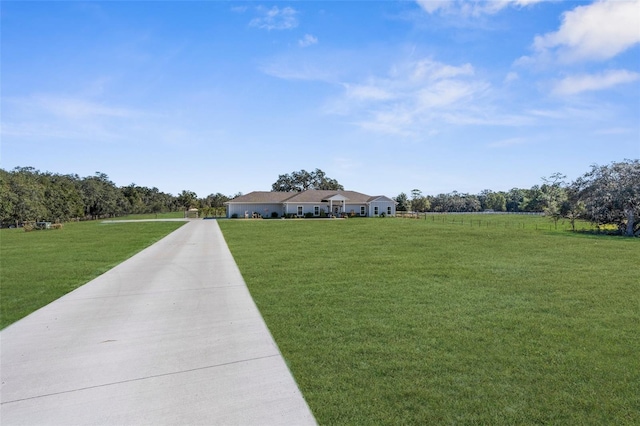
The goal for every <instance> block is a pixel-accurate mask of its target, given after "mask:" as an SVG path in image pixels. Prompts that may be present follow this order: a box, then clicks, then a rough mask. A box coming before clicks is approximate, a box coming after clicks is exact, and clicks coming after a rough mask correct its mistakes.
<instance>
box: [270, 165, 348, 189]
mask: <svg viewBox="0 0 640 426" xmlns="http://www.w3.org/2000/svg"><path fill="white" fill-rule="evenodd" d="M307 189H325V190H344V187H343V186H342V185H340V184H339V183H338V181H337V180H335V179H331V178H328V177H327V176H326V174H325V173H324V172H323V171H322V170H320V169H315V170H314V171H313V172H308V171H306V170H304V169H303V170H300V171H298V172H291V174H285V175H280V176H278V180H277V181H275V183H274V184H273V185H271V191H274V192H300V191H306V190H307Z"/></svg>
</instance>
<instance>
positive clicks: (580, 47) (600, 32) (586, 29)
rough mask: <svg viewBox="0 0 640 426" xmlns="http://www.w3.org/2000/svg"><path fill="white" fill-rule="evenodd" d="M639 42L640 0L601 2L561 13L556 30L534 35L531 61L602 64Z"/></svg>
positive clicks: (525, 59) (609, 0)
mask: <svg viewBox="0 0 640 426" xmlns="http://www.w3.org/2000/svg"><path fill="white" fill-rule="evenodd" d="M638 43H640V0H630V1H620V0H604V1H597V2H595V3H592V4H590V5H586V6H579V7H576V8H575V9H573V10H571V11H568V12H565V13H564V14H563V16H562V24H561V26H560V28H559V29H558V31H555V32H551V33H547V34H544V35H541V36H537V37H535V39H534V42H533V48H534V49H535V51H536V53H535V56H534V58H527V57H524V58H522V60H521V61H522V62H527V61H531V60H536V59H538V60H540V59H546V58H548V59H555V60H557V61H559V62H578V61H587V60H594V61H603V60H607V59H610V58H613V57H614V56H616V55H618V54H620V53H622V52H624V51H625V50H627V49H629V48H631V47H632V46H634V45H636V44H638Z"/></svg>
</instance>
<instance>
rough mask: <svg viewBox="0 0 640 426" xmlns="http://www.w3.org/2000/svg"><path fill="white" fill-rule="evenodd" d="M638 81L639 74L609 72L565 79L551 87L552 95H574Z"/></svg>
mask: <svg viewBox="0 0 640 426" xmlns="http://www.w3.org/2000/svg"><path fill="white" fill-rule="evenodd" d="M639 79H640V74H639V73H637V72H631V71H627V70H609V71H605V72H603V73H599V74H582V75H573V76H569V77H566V78H564V79H562V80H560V81H558V82H556V84H555V85H554V87H553V90H552V93H553V94H554V95H559V96H564V95H576V94H579V93H582V92H588V91H596V90H605V89H609V88H612V87H614V86H617V85H620V84H626V83H632V82H634V81H638V80H639Z"/></svg>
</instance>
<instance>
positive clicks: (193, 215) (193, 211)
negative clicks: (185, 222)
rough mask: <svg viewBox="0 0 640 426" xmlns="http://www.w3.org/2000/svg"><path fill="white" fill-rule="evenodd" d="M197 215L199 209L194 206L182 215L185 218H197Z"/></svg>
mask: <svg viewBox="0 0 640 426" xmlns="http://www.w3.org/2000/svg"><path fill="white" fill-rule="evenodd" d="M198 216H199V211H198V209H196V208H190V209H189V210H186V211H185V212H184V217H185V218H187V219H197V218H198Z"/></svg>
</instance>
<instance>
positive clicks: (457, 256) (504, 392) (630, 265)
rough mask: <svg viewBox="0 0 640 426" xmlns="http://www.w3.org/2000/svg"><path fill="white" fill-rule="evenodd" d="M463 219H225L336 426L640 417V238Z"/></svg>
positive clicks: (537, 223) (307, 382)
mask: <svg viewBox="0 0 640 426" xmlns="http://www.w3.org/2000/svg"><path fill="white" fill-rule="evenodd" d="M472 219H473V220H477V221H481V220H482V221H489V223H488V224H486V223H481V224H473V225H472V224H471V223H469V222H468V221H470V220H472ZM454 220H455V223H453V222H452V221H454ZM461 220H462V217H461V216H456V217H453V215H450V216H446V217H443V216H437V217H435V218H434V219H432V218H431V217H427V220H424V219H422V220H412V219H392V218H388V219H349V220H333V221H315V220H301V221H286V220H262V221H260V220H256V221H240V220H238V221H233V220H229V221H220V222H219V223H220V226H221V228H222V230H223V232H224V235H225V238H226V240H227V242H228V244H229V246H230V248H231V251H232V253H233V254H234V257H235V259H236V261H237V263H238V265H239V267H240V270H241V271H242V274H243V276H244V278H245V280H246V282H247V284H248V286H249V288H250V290H251V293H252V295H253V297H254V299H255V301H256V303H257V305H258V307H259V309H260V311H261V312H262V314H263V316H264V317H265V320H266V322H267V324H268V326H269V328H270V330H271V332H272V334H273V335H274V338H275V339H276V341H277V343H278V346H279V347H280V349H281V351H282V353H283V355H284V357H285V359H286V361H287V363H288V364H289V366H290V368H291V370H292V372H293V374H294V376H295V378H296V380H297V382H298V384H299V386H300V388H301V390H302V392H303V394H304V396H305V398H306V399H307V401H308V403H309V405H310V407H311V409H312V410H313V412H314V414H315V416H316V418H317V420H318V421H319V422H320V423H321V424H354V425H361V424H376V425H377V424H491V425H495V424H505V425H507V424H508V425H512V424H617V425H620V424H629V425H630V424H640V356H639V354H640V338H639V336H640V280H639V278H638V277H639V276H640V266H639V265H640V240H638V239H630V238H621V237H611V236H599V235H587V234H575V233H571V232H568V231H562V230H558V231H556V230H555V229H554V228H553V227H552V226H551V227H550V226H549V222H548V221H547V220H545V219H544V218H538V217H524V216H486V215H485V216H480V215H478V216H465V218H464V220H465V223H464V224H463V223H462V222H461ZM518 224H520V225H518ZM565 225H566V224H565ZM536 227H537V228H538V230H536ZM561 227H562V226H560V227H559V228H561Z"/></svg>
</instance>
